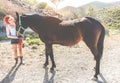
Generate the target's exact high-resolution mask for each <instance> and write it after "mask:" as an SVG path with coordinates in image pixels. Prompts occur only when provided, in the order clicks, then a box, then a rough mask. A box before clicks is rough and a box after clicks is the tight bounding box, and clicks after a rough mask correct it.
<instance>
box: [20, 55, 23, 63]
mask: <svg viewBox="0 0 120 83" xmlns="http://www.w3.org/2000/svg"><path fill="white" fill-rule="evenodd" d="M20 64H24V62H23V56H20Z"/></svg>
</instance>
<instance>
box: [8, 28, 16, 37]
mask: <svg viewBox="0 0 120 83" xmlns="http://www.w3.org/2000/svg"><path fill="white" fill-rule="evenodd" d="M6 35H7V37H8V38H12V39H18V37H17V36H11V35H10V30H9V28H7V27H6Z"/></svg>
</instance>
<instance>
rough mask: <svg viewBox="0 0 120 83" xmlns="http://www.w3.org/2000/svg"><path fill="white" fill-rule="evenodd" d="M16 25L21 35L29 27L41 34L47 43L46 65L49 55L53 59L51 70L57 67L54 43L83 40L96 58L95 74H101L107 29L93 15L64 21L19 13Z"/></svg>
mask: <svg viewBox="0 0 120 83" xmlns="http://www.w3.org/2000/svg"><path fill="white" fill-rule="evenodd" d="M16 15H17V20H16V26H17V31H18V33H19V35H23V33H24V30H25V29H26V28H27V27H30V28H31V29H33V30H34V31H35V32H36V33H38V34H39V38H40V39H41V41H43V42H44V43H45V54H46V61H45V64H44V67H46V66H47V65H48V57H49V56H50V59H51V61H52V67H51V70H54V68H55V67H56V65H55V61H54V55H53V49H52V45H53V44H61V45H64V46H72V45H75V44H77V43H78V42H80V41H81V40H83V41H84V42H85V44H86V45H87V46H88V48H89V49H90V50H91V52H92V54H93V55H94V58H95V60H96V66H95V75H94V77H95V78H97V75H98V74H100V58H101V56H102V53H103V42H104V36H105V29H104V27H103V25H102V24H101V23H100V22H98V21H97V20H95V19H93V18H91V17H84V18H83V19H81V20H80V21H66V22H65V21H62V20H60V19H58V18H55V17H51V16H40V15H37V14H34V15H22V16H19V14H18V13H16Z"/></svg>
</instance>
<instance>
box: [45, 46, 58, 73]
mask: <svg viewBox="0 0 120 83" xmlns="http://www.w3.org/2000/svg"><path fill="white" fill-rule="evenodd" d="M48 56H50V59H51V62H52V67H51V69H50V70H51V71H53V70H54V68H55V67H56V65H55V61H54V55H53V49H52V44H46V62H45V64H44V66H47V65H48Z"/></svg>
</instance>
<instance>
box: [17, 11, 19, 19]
mask: <svg viewBox="0 0 120 83" xmlns="http://www.w3.org/2000/svg"><path fill="white" fill-rule="evenodd" d="M16 16H17V19H18V20H19V14H18V12H16Z"/></svg>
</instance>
